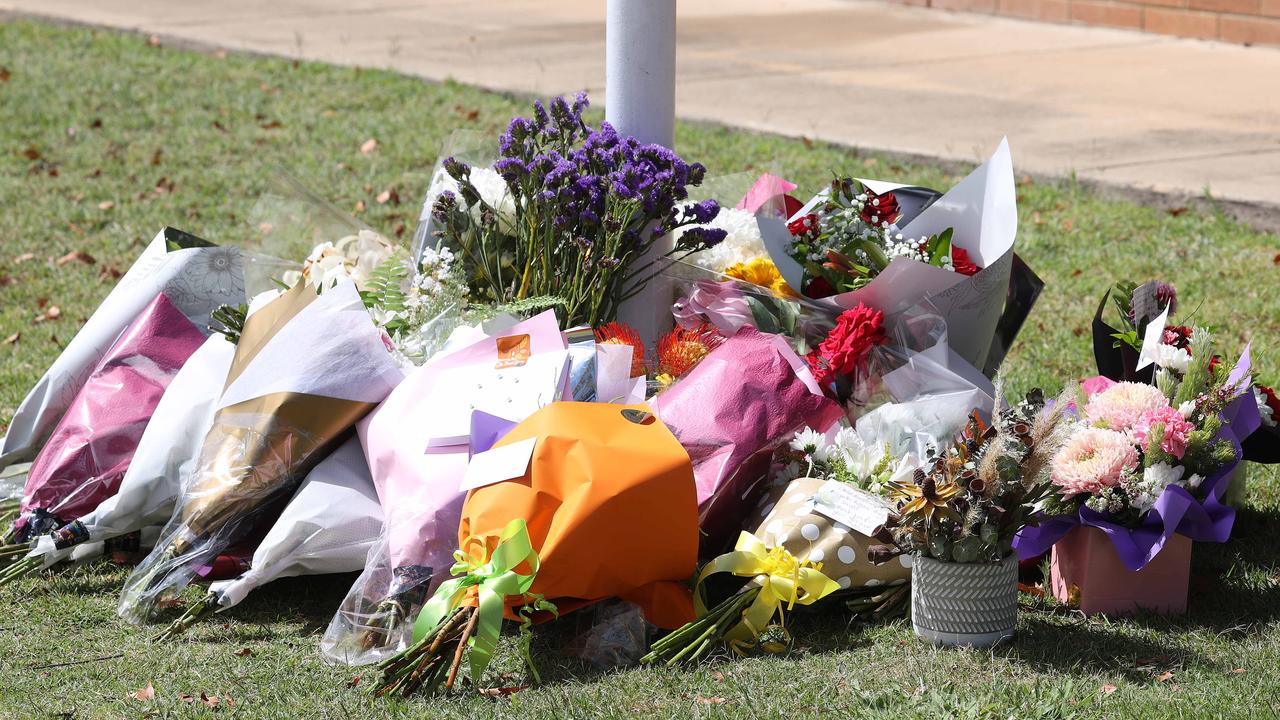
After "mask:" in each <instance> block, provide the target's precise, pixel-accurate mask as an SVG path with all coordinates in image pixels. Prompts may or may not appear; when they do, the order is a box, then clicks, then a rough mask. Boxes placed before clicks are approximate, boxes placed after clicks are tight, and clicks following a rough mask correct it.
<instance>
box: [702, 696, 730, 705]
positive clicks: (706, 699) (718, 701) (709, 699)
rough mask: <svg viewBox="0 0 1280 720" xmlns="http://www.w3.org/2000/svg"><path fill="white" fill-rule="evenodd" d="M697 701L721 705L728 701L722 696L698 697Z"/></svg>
mask: <svg viewBox="0 0 1280 720" xmlns="http://www.w3.org/2000/svg"><path fill="white" fill-rule="evenodd" d="M698 702H700V703H702V704H704V705H723V704H725V703H727V702H729V701H728V700H727V699H726V698H722V697H699V698H698Z"/></svg>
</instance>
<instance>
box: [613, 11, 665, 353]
mask: <svg viewBox="0 0 1280 720" xmlns="http://www.w3.org/2000/svg"><path fill="white" fill-rule="evenodd" d="M604 106H605V111H604V114H605V119H606V120H608V121H609V122H610V123H612V124H613V126H614V127H615V128H617V129H618V132H620V133H623V134H627V135H634V136H635V137H636V139H638V140H640V142H643V143H656V144H659V145H665V146H667V147H673V146H674V142H675V108H676V0H608V10H607V15H606V19H605V94H604ZM670 249H671V240H670V238H663V239H662V240H661V241H659V242H658V243H656V244H655V246H654V248H653V249H652V250H651V252H650V256H652V255H655V254H661V253H666V252H668V251H669V250H670ZM638 263H639V265H641V266H642V265H644V264H645V259H643V258H641V259H640V260H639V261H638ZM671 301H672V297H671V284H670V283H669V282H667V281H666V280H665V279H664V278H655V279H654V280H653V281H651V282H650V283H649V284H648V285H647V286H646V287H645V289H644V291H643V292H641V293H640V294H639V295H637V296H636V297H635V298H633V299H631V300H630V301H628V302H627V303H626V304H625V305H623V307H622V308H621V310H620V311H619V319H620V320H622V321H623V322H627V323H630V324H631V325H632V326H633V327H635V328H636V330H638V331H639V332H640V336H641V337H643V338H644V339H645V340H646V341H648V342H650V343H652V342H654V341H656V340H657V338H658V336H659V335H660V334H661V333H663V332H665V331H666V330H668V329H670V328H671Z"/></svg>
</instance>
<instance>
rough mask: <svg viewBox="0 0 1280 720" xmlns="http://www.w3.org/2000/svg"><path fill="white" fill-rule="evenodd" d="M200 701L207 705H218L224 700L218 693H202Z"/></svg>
mask: <svg viewBox="0 0 1280 720" xmlns="http://www.w3.org/2000/svg"><path fill="white" fill-rule="evenodd" d="M200 702H202V703H204V706H205V707H218V703H220V702H222V700H221V699H219V698H218V696H217V695H206V694H204V693H200Z"/></svg>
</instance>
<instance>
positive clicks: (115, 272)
mask: <svg viewBox="0 0 1280 720" xmlns="http://www.w3.org/2000/svg"><path fill="white" fill-rule="evenodd" d="M123 274H124V273H122V272H120V270H119V269H117V268H116V267H114V266H112V265H103V266H102V269H101V270H99V271H98V280H99V281H102V282H107V281H111V280H119V279H120V276H121V275H123Z"/></svg>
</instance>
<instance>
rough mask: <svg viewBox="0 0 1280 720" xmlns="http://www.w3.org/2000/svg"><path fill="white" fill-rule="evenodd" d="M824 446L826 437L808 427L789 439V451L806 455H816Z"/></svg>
mask: <svg viewBox="0 0 1280 720" xmlns="http://www.w3.org/2000/svg"><path fill="white" fill-rule="evenodd" d="M825 445H826V436H824V435H823V434H822V433H820V432H818V431H817V430H814V429H813V428H808V427H807V428H805V429H803V430H801V431H799V432H797V433H796V435H795V437H793V438H792V439H791V449H792V450H795V451H796V452H802V453H805V454H807V455H812V454H814V453H817V452H818V451H819V450H820V449H822V448H823V447H824V446H825ZM815 459H817V458H815Z"/></svg>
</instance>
